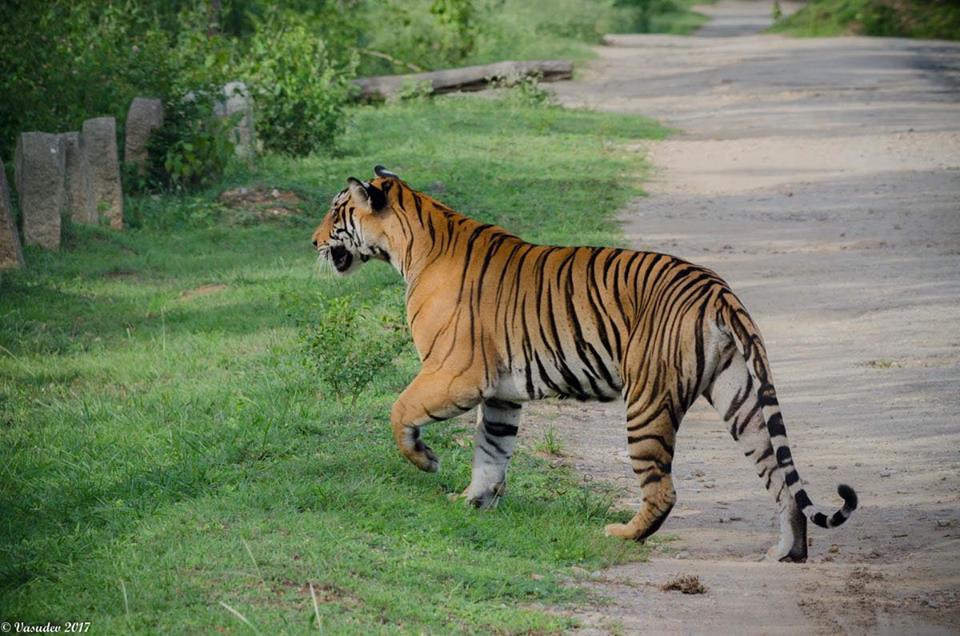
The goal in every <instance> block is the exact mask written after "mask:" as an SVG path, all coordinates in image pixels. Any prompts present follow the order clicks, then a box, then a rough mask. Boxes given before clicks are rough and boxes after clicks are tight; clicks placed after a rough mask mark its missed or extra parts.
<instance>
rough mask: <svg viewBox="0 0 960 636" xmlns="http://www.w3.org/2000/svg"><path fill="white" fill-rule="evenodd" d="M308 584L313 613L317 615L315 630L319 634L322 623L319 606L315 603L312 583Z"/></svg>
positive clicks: (315, 597) (321, 630) (321, 631)
mask: <svg viewBox="0 0 960 636" xmlns="http://www.w3.org/2000/svg"><path fill="white" fill-rule="evenodd" d="M308 585H309V586H310V598H312V599H313V613H314V614H315V615H316V617H317V631H319V632H320V633H321V634H322V633H323V623H321V622H320V606H319V605H317V593H316V592H314V591H313V583H309V582H308Z"/></svg>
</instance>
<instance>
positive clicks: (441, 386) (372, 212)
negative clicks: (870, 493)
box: [312, 165, 857, 562]
mask: <svg viewBox="0 0 960 636" xmlns="http://www.w3.org/2000/svg"><path fill="white" fill-rule="evenodd" d="M374 175H375V176H374V178H373V179H371V180H370V181H361V180H359V179H356V178H354V177H350V178H348V179H347V187H346V188H344V189H343V190H342V191H341V192H340V193H338V194H337V195H336V196H335V197H334V199H333V201H332V203H331V207H330V209H329V211H328V212H327V213H326V215H325V216H324V218H323V220H322V222H321V223H320V224H319V226H317V228H316V230H315V231H314V232H313V235H312V242H313V246H314V248H315V249H316V250H317V258H318V260H319V261H320V262H322V263H327V264H330V265H332V267H333V269H335V270H336V272H337V273H338V274H340V275H348V274H351V273H353V272H355V271H357V270H358V269H359V268H360V267H361V266H362V265H363V264H364V263H367V262H369V261H371V260H379V261H385V262H387V263H389V264H390V265H391V266H393V267H394V268H395V269H396V270H397V271H398V272H399V274H400V275H401V276H402V277H403V279H404V281H405V283H406V311H407V323H408V325H409V328H410V333H411V335H412V338H413V344H414V347H415V348H416V351H417V354H418V356H419V359H420V362H421V367H420V371H419V372H418V373H417V375H416V376H415V377H414V378H413V380H412V381H411V382H410V384H409V385H408V386H407V387H406V388H405V389H404V390H403V391H402V392H401V393H400V395H399V397H398V398H397V400H396V402H395V403H394V404H393V407H392V408H391V410H390V424H391V428H392V431H393V438H394V441H395V443H396V445H397V448H398V449H399V450H400V453H401V454H402V455H403V456H404V457H405V458H406V459H408V460H409V461H410V462H412V463H413V464H414V465H415V466H417V468H419V469H420V470H424V471H436V470H437V469H438V467H439V462H440V460H439V458H438V457H437V455H436V453H434V451H433V450H432V449H431V448H430V446H428V445H427V444H426V442H424V440H423V437H422V436H421V430H420V429H421V427H423V426H424V425H426V424H430V423H433V422H441V421H444V420H447V419H450V418H453V417H456V416H458V415H461V414H463V413H465V412H467V411H469V410H471V409H473V408H475V407H479V408H478V410H477V428H476V433H475V445H474V453H473V464H472V470H471V479H470V484H469V485H468V486H467V488H466V490H464V491H463V493H461V494H460V495H459V496H461V497H463V498H464V499H465V500H466V501H467V502H468V503H469V504H471V505H473V506H476V507H478V508H486V507H491V506H494V505H496V503H497V502H498V501H499V499H500V498H501V496H502V495H503V494H504V491H505V488H506V475H507V467H508V464H509V462H510V458H511V456H512V455H513V453H514V451H515V449H516V444H517V433H518V430H519V422H520V415H521V410H522V408H523V404H524V403H525V402H527V401H530V400H540V399H544V398H550V397H555V398H575V399H577V400H599V401H612V400H616V399H618V398H621V399H622V400H623V403H624V404H625V410H626V430H627V447H628V449H629V456H630V464H631V466H632V468H633V472H634V473H636V475H637V477H638V478H639V480H640V491H641V494H642V503H641V504H640V508H639V510H638V511H637V512H636V514H634V516H633V517H632V518H631V519H630V521H628V522H627V523H612V524H609V525H607V526H606V527H605V533H606V534H607V535H609V536H614V537H620V538H623V539H632V540H636V541H644V540H645V539H647V538H648V537H649V536H650V535H652V534H653V533H654V532H656V531H657V530H658V529H659V528H660V527H661V525H662V524H663V522H664V520H666V518H667V516H668V515H669V514H670V511H671V510H672V509H673V507H674V504H675V503H676V498H677V497H676V491H675V489H674V483H673V477H672V471H671V466H672V461H673V455H674V449H675V444H676V436H677V431H678V429H679V427H680V423H681V421H682V420H683V417H684V414H685V413H686V412H687V410H688V409H689V408H690V407H691V405H692V404H693V402H694V401H695V400H696V399H697V398H698V397H699V396H703V397H705V398H706V400H707V401H708V402H709V403H710V405H711V406H713V408H714V409H716V411H717V412H718V413H719V414H720V416H721V417H722V419H723V420H724V422H725V426H726V427H727V428H728V429H729V431H730V435H731V436H732V437H733V439H734V440H735V441H736V442H738V443H739V445H740V448H741V450H742V452H743V454H744V455H745V456H746V457H748V458H749V460H750V461H752V462H753V464H754V465H755V467H756V471H757V473H758V475H759V476H760V478H761V480H762V481H763V484H764V487H765V488H766V490H767V491H768V492H770V493H771V494H772V496H773V499H774V501H775V503H776V506H777V511H778V515H779V531H780V534H779V541H778V543H777V544H776V545H774V546H773V547H771V548H770V549H769V550H768V551H767V557H768V558H771V559H776V560H779V561H786V562H803V561H805V560H806V558H807V520H808V519H809V520H810V521H812V522H813V523H814V524H815V525H817V526H819V527H822V528H833V527H836V526H839V525H841V524H843V523H844V522H845V521H846V520H847V519H848V518H849V517H850V516H851V514H852V513H853V511H854V510H855V509H856V508H857V495H856V493H855V491H854V490H853V488H851V487H850V486H847V485H844V484H841V485H839V486H838V487H837V492H838V494H839V496H840V498H841V499H842V500H843V505H842V507H841V508H840V509H838V510H836V511H835V512H833V513H832V514H828V513H826V512H824V511H823V510H821V509H820V508H819V507H817V506H816V505H815V504H814V503H813V501H812V500H811V499H810V496H809V495H808V494H807V491H806V489H805V488H804V487H803V485H802V484H801V482H800V476H799V473H798V472H797V467H796V465H795V463H794V461H793V457H792V454H791V451H790V446H789V445H788V443H787V432H786V428H785V427H784V422H783V416H782V414H781V410H780V406H779V403H778V401H777V393H776V390H775V389H774V385H773V379H772V376H771V372H770V365H769V363H768V361H767V354H766V348H765V346H764V342H763V340H762V338H761V336H760V332H759V330H758V328H757V325H756V323H755V322H754V321H753V320H752V319H751V317H750V315H749V314H748V313H747V310H746V309H745V308H744V305H743V304H742V303H741V302H740V300H739V299H738V297H737V296H736V295H735V294H734V293H733V292H732V291H731V289H730V287H729V286H728V285H727V283H726V282H724V280H723V279H722V278H720V276H718V275H717V274H716V273H714V272H713V271H711V270H709V269H707V268H705V267H700V266H698V265H694V264H693V263H690V262H688V261H686V260H683V259H681V258H677V257H675V256H670V255H667V254H661V253H657V252H645V251H634V250H630V249H623V248H615V247H559V246H550V245H537V244H534V243H528V242H526V241H524V240H522V239H520V238H518V237H517V236H515V235H514V234H511V233H510V232H508V231H507V230H505V229H504V228H502V227H499V226H497V225H493V224H490V223H482V222H480V221H477V220H474V219H472V218H469V217H467V216H464V215H462V214H460V213H458V212H456V211H454V210H453V209H452V208H450V207H448V206H446V205H444V204H443V203H441V202H439V201H437V200H436V199H434V198H432V197H430V196H429V195H427V194H425V193H423V192H418V191H417V190H414V189H413V188H411V187H410V186H409V185H407V183H405V182H404V181H403V180H401V178H400V177H399V176H398V175H397V174H395V173H393V172H390V171H389V170H387V169H386V168H384V167H383V166H380V165H378V166H376V167H375V168H374Z"/></svg>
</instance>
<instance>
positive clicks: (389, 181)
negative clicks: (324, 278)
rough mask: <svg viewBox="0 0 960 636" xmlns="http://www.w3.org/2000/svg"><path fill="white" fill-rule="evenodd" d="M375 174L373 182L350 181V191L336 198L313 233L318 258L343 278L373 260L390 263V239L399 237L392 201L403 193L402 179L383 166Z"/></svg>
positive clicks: (347, 188) (376, 169)
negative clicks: (328, 264)
mask: <svg viewBox="0 0 960 636" xmlns="http://www.w3.org/2000/svg"><path fill="white" fill-rule="evenodd" d="M374 172H375V173H376V178H375V179H374V180H373V181H369V182H367V181H360V180H359V179H355V178H353V177H350V178H349V179H347V187H346V188H344V189H343V190H341V191H340V193H339V194H337V196H335V197H334V198H333V201H332V202H331V204H330V211H329V212H327V215H326V216H325V217H324V218H323V221H322V222H321V223H320V225H318V226H317V229H316V230H314V232H313V245H314V247H316V248H317V252H318V253H319V258H320V259H321V261H326V262H329V263H330V264H332V265H333V268H334V269H335V270H336V271H337V273H339V274H340V275H342V276H345V275H347V274H350V273H352V272H354V271H356V270H357V269H359V268H360V266H361V265H362V264H363V263H366V262H367V261H369V260H370V259H379V260H383V261H387V262H388V263H389V262H391V256H390V254H391V253H393V249H392V245H391V236H396V235H397V234H396V230H397V228H396V224H397V223H399V221H398V219H397V218H396V215H394V214H391V213H390V210H391V208H392V204H391V200H392V199H395V197H396V192H398V191H399V189H400V183H399V180H400V178H399V177H398V176H397V175H395V174H394V173H392V172H390V171H388V170H387V169H386V168H384V167H383V166H376V167H375V168H374ZM394 186H396V187H394ZM391 190H395V192H392V193H391V192H390V191H391ZM393 264H394V265H396V263H393Z"/></svg>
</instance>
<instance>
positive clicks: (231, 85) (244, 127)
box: [216, 82, 257, 159]
mask: <svg viewBox="0 0 960 636" xmlns="http://www.w3.org/2000/svg"><path fill="white" fill-rule="evenodd" d="M223 95H224V98H225V99H224V101H223V102H222V103H220V104H218V105H217V109H216V112H217V114H218V115H220V116H221V117H230V116H231V115H234V114H235V113H240V114H241V115H240V121H238V122H237V124H236V125H235V126H234V127H233V131H232V132H233V138H232V141H233V143H234V152H235V154H236V155H237V156H238V157H241V158H243V159H250V158H252V157H253V156H254V154H256V151H257V132H256V130H255V128H254V121H253V97H252V96H251V95H250V91H249V90H248V89H247V85H246V84H244V83H243V82H228V83H227V84H224V86H223Z"/></svg>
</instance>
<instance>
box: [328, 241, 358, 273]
mask: <svg viewBox="0 0 960 636" xmlns="http://www.w3.org/2000/svg"><path fill="white" fill-rule="evenodd" d="M330 259H331V260H332V261H333V266H334V267H335V268H336V269H337V271H338V272H341V273H343V272H345V271H347V270H348V269H350V265H351V263H353V254H351V253H350V252H348V251H347V249H346V248H345V247H343V246H341V245H334V246H333V247H331V248H330Z"/></svg>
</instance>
